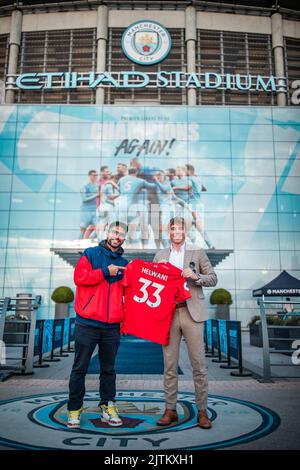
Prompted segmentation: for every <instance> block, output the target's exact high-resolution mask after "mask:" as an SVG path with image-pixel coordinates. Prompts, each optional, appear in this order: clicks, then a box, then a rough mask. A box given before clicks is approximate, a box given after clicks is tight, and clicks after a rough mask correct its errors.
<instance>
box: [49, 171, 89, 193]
mask: <svg viewBox="0 0 300 470" xmlns="http://www.w3.org/2000/svg"><path fill="white" fill-rule="evenodd" d="M87 182H88V179H87V175H86V174H83V175H58V176H57V183H56V190H57V192H58V193H75V194H80V190H81V188H82V187H83V186H84V185H85V184H86V183H87Z"/></svg>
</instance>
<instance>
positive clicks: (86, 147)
mask: <svg viewBox="0 0 300 470" xmlns="http://www.w3.org/2000/svg"><path fill="white" fill-rule="evenodd" d="M100 153H101V143H100V141H98V140H92V141H91V140H69V141H67V140H66V141H65V140H60V141H59V142H58V155H59V156H60V157H84V158H85V157H99V156H100Z"/></svg>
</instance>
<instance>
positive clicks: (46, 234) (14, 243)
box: [8, 229, 52, 248]
mask: <svg viewBox="0 0 300 470" xmlns="http://www.w3.org/2000/svg"><path fill="white" fill-rule="evenodd" d="M51 243H52V229H51V230H41V229H35V230H31V229H21V230H12V229H10V230H9V237H8V247H9V248H16V247H17V248H31V247H32V246H35V247H37V248H48V247H50V246H51Z"/></svg>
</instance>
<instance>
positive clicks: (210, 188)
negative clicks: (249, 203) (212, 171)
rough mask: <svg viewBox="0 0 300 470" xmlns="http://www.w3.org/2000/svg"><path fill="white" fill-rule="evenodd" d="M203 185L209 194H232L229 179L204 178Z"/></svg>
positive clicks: (220, 177)
mask: <svg viewBox="0 0 300 470" xmlns="http://www.w3.org/2000/svg"><path fill="white" fill-rule="evenodd" d="M204 184H205V187H206V189H207V192H208V193H211V194H213V193H215V194H217V193H222V194H224V193H225V194H231V193H232V183H231V178H225V177H223V176H206V177H205V182H204Z"/></svg>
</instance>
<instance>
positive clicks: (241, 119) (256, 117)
mask: <svg viewBox="0 0 300 470" xmlns="http://www.w3.org/2000/svg"><path fill="white" fill-rule="evenodd" d="M271 120H272V114H271V108H259V107H253V108H251V107H243V108H240V107H237V106H234V107H233V108H230V121H231V122H232V123H233V124H269V123H270V121H271Z"/></svg>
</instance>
